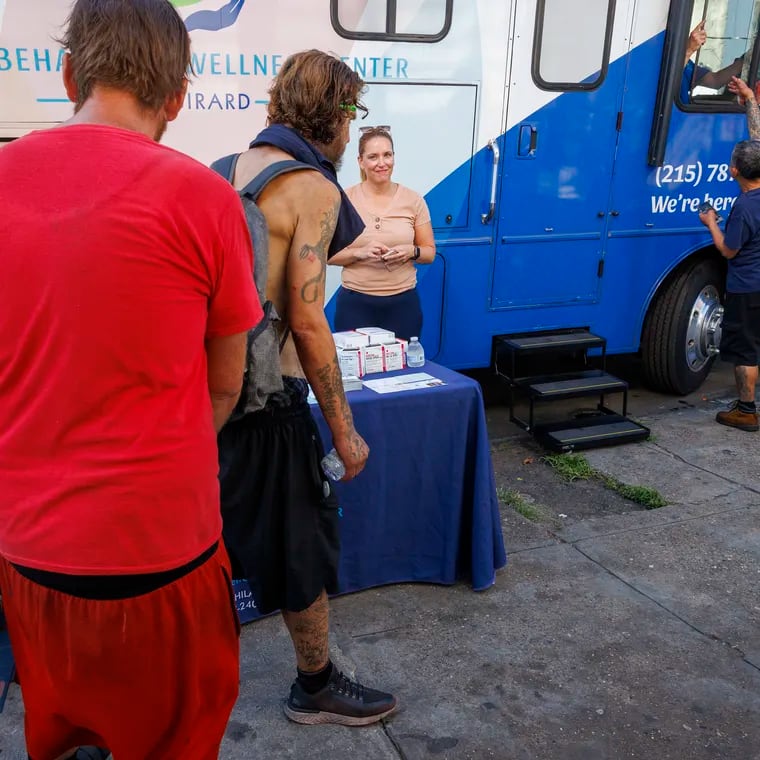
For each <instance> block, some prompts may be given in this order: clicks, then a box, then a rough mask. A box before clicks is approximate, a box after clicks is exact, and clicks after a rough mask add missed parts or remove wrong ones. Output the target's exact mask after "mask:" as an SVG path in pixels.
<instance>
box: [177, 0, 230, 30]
mask: <svg viewBox="0 0 760 760" xmlns="http://www.w3.org/2000/svg"><path fill="white" fill-rule="evenodd" d="M200 2H203V0H171V3H172V5H173V6H174V7H175V8H184V7H187V6H190V5H197V4H198V3H200ZM244 5H245V0H229V2H227V3H225V4H224V5H223V6H222V7H221V8H219V10H215V11H210V10H202V11H195V12H194V13H191V14H190V15H189V16H188V17H187V18H186V19H185V26H186V27H187V31H188V32H194V31H195V30H196V29H203V30H205V31H208V32H218V31H219V30H220V29H226V28H227V27H228V26H232V25H233V24H234V23H235V22H236V21H237V18H238V16H239V15H240V11H241V10H242V9H243V6H244Z"/></svg>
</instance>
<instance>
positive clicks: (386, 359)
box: [383, 341, 406, 372]
mask: <svg viewBox="0 0 760 760" xmlns="http://www.w3.org/2000/svg"><path fill="white" fill-rule="evenodd" d="M383 364H384V366H385V371H386V372H393V370H396V369H404V367H406V359H405V357H404V347H403V346H402V345H401V343H399V342H398V341H394V342H393V343H386V344H384V345H383Z"/></svg>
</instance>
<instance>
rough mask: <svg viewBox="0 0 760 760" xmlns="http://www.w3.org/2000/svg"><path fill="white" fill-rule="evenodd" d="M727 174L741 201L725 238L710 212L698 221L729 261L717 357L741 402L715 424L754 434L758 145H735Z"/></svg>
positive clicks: (759, 290) (759, 281)
mask: <svg viewBox="0 0 760 760" xmlns="http://www.w3.org/2000/svg"><path fill="white" fill-rule="evenodd" d="M730 170H731V176H732V177H733V178H734V179H735V180H736V181H737V182H738V184H739V188H740V189H741V195H740V196H739V197H738V198H737V199H736V202H735V203H734V207H733V208H732V209H731V213H730V214H729V217H728V221H727V222H726V232H725V235H724V234H723V232H722V231H721V229H720V227H718V220H717V217H716V214H715V211H714V210H712V209H709V210H708V211H706V212H704V213H702V214H700V215H699V218H700V221H701V222H702V224H704V225H705V226H706V227H707V229H708V230H709V231H710V234H711V235H712V239H713V243H714V244H715V247H716V248H717V249H718V251H719V252H720V254H721V255H722V256H723V257H725V258H726V259H727V260H728V276H727V277H726V304H725V307H726V311H725V314H724V316H723V334H722V337H721V341H720V353H721V358H722V359H723V360H724V361H729V362H732V363H733V365H734V376H735V378H736V388H737V391H738V395H739V398H738V399H737V401H735V402H734V403H733V404H732V406H731V408H730V409H729V410H727V411H725V412H718V414H717V416H716V420H717V421H718V422H719V423H720V424H721V425H729V426H730V427H735V428H738V429H739V430H746V431H748V432H754V431H756V430H757V429H758V417H757V408H756V407H755V385H756V383H757V373H758V368H757V365H758V356H759V355H760V141H757V140H745V141H743V142H740V143H737V145H736V147H735V148H734V152H733V153H732V155H731V169H730Z"/></svg>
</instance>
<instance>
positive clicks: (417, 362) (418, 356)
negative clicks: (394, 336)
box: [406, 337, 425, 367]
mask: <svg viewBox="0 0 760 760" xmlns="http://www.w3.org/2000/svg"><path fill="white" fill-rule="evenodd" d="M406 366H407V367H424V366H425V349H424V348H422V345H421V343H420V340H419V338H417V337H413V338H409V345H408V346H407V347H406Z"/></svg>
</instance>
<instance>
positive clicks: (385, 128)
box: [359, 124, 391, 134]
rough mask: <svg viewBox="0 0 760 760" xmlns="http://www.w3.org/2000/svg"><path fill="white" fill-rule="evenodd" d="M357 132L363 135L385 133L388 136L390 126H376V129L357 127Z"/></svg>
mask: <svg viewBox="0 0 760 760" xmlns="http://www.w3.org/2000/svg"><path fill="white" fill-rule="evenodd" d="M359 131H360V132H361V133H362V134H364V133H365V132H387V133H388V134H390V132H391V126H390V124H378V125H377V126H376V127H359Z"/></svg>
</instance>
